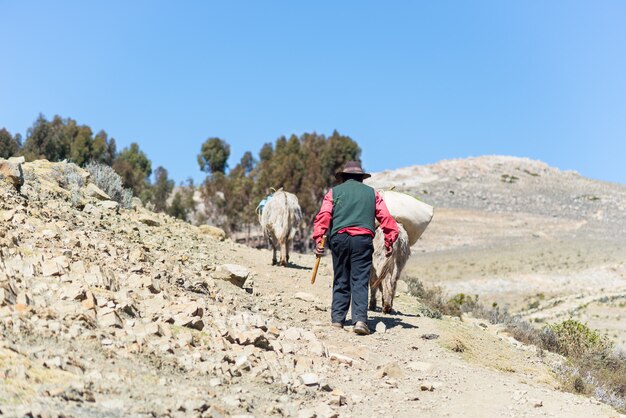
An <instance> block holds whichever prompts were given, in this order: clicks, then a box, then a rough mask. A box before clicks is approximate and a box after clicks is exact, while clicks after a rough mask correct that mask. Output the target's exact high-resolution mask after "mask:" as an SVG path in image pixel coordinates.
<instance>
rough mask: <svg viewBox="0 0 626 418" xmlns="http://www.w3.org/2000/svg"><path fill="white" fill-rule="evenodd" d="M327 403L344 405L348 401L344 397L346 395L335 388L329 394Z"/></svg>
mask: <svg viewBox="0 0 626 418" xmlns="http://www.w3.org/2000/svg"><path fill="white" fill-rule="evenodd" d="M329 403H330V405H332V406H344V405H346V404H347V403H348V401H347V399H346V395H345V394H344V393H343V392H342V391H340V390H338V389H335V390H333V391H332V393H331V394H330V402H329Z"/></svg>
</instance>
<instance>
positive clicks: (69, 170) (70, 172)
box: [53, 163, 85, 206]
mask: <svg viewBox="0 0 626 418" xmlns="http://www.w3.org/2000/svg"><path fill="white" fill-rule="evenodd" d="M53 169H54V171H55V172H56V173H57V181H58V182H59V186H61V187H63V188H64V189H67V190H69V192H70V202H71V203H72V205H73V206H78V205H79V204H80V201H81V194H80V188H81V187H83V186H84V185H85V179H83V176H81V175H80V173H79V171H78V170H80V168H78V166H77V165H76V164H73V163H62V164H58V165H55V166H54V168H53Z"/></svg>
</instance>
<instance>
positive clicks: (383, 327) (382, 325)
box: [376, 321, 387, 334]
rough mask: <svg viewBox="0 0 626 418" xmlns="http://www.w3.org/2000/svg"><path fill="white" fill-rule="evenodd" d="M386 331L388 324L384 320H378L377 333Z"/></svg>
mask: <svg viewBox="0 0 626 418" xmlns="http://www.w3.org/2000/svg"><path fill="white" fill-rule="evenodd" d="M385 332H387V326H386V325H385V323H384V322H383V321H378V323H376V333H379V334H384V333H385Z"/></svg>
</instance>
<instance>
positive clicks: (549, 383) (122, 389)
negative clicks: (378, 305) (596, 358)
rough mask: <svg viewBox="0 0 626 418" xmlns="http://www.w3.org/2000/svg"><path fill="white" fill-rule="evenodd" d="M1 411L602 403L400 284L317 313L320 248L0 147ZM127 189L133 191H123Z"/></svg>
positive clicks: (580, 412)
mask: <svg viewBox="0 0 626 418" xmlns="http://www.w3.org/2000/svg"><path fill="white" fill-rule="evenodd" d="M0 175H1V177H2V178H1V179H0V195H1V196H2V198H1V200H0V205H1V207H0V217H1V218H2V223H1V224H0V255H1V259H0V334H1V335H2V338H1V339H0V376H2V380H1V381H0V415H3V416H9V417H14V416H16V417H23V416H42V417H43V416H46V417H57V416H58V417H60V416H90V417H91V416H93V417H148V416H159V417H160V416H180V417H183V416H184V417H187V416H206V417H227V416H238V417H251V416H254V417H265V416H285V417H303V418H313V417H338V416H341V417H349V416H354V417H357V416H363V415H364V414H367V415H369V416H377V417H382V416H385V417H389V416H394V417H395V416H397V417H412V416H415V415H416V414H419V415H420V416H433V417H435V416H443V415H448V416H522V415H523V416H540V415H541V416H543V415H551V416H613V417H617V416H618V414H617V413H616V412H615V411H614V410H613V409H611V408H610V407H608V406H606V405H602V404H600V402H598V401H597V400H595V399H590V398H585V397H582V396H577V395H573V394H569V393H564V392H560V391H559V390H558V386H559V384H558V383H557V380H556V379H555V375H554V372H553V370H554V367H555V365H558V364H559V363H560V362H561V361H562V359H559V358H558V357H551V356H548V357H546V356H543V357H539V356H538V355H537V354H536V350H535V349H534V348H533V347H525V346H523V345H521V344H519V343H517V342H515V341H514V340H512V339H511V338H510V337H508V336H506V335H505V334H503V333H502V331H501V330H500V329H498V327H496V326H491V325H489V324H485V323H484V322H483V321H480V320H474V319H472V318H469V317H465V318H464V319H463V321H459V320H455V319H453V318H444V319H432V318H430V317H428V315H425V313H428V312H427V310H425V308H424V307H423V306H422V305H420V303H419V302H418V301H417V300H415V299H414V298H412V297H410V296H408V295H406V294H400V295H399V296H398V299H397V302H396V308H397V309H398V312H397V313H396V314H394V315H384V316H383V315H382V314H380V313H372V315H371V324H370V326H371V327H372V328H375V329H376V332H375V333H374V334H373V335H371V336H368V337H358V336H356V335H355V334H354V333H352V332H351V330H350V328H349V327H348V328H346V329H344V330H337V329H335V328H332V327H329V326H328V320H329V312H328V306H329V301H330V290H329V288H330V284H331V282H332V278H331V274H330V268H329V263H328V261H327V260H324V261H323V262H322V267H321V270H320V274H319V276H318V279H317V282H316V284H315V285H314V286H312V285H311V284H310V273H311V269H310V267H311V266H312V264H313V260H312V258H311V256H300V255H294V256H293V258H294V259H293V260H292V261H293V264H292V265H291V266H290V267H289V268H280V267H273V266H271V265H270V259H271V256H270V254H269V253H268V252H267V251H258V250H254V249H251V248H247V247H244V246H241V245H237V244H235V243H233V242H232V241H230V240H228V239H226V240H224V237H223V235H222V234H221V233H220V231H219V230H216V229H214V228H206V227H205V228H197V227H194V226H191V225H189V224H186V223H183V222H180V221H177V220H175V219H172V218H170V217H167V216H164V215H158V214H154V213H151V212H149V211H147V210H145V209H144V208H142V207H141V205H140V204H138V202H137V201H136V200H134V201H133V202H132V204H130V208H125V207H121V206H120V204H119V203H118V202H116V201H113V200H111V199H110V196H108V195H107V194H106V193H105V192H104V191H103V190H102V189H100V188H98V187H97V186H96V185H95V184H93V183H92V182H91V180H90V176H89V174H88V173H87V172H85V171H83V170H81V169H79V168H77V167H76V166H74V165H71V164H66V163H49V162H47V161H36V162H33V163H24V164H22V163H20V162H19V161H9V162H7V161H1V162H0ZM123 203H124V204H125V205H126V204H127V203H129V202H123Z"/></svg>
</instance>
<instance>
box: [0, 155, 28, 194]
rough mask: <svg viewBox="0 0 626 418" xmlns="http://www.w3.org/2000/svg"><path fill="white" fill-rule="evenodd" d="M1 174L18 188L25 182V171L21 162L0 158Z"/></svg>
mask: <svg viewBox="0 0 626 418" xmlns="http://www.w3.org/2000/svg"><path fill="white" fill-rule="evenodd" d="M0 176H2V177H4V178H5V179H7V181H9V182H10V183H11V184H12V185H13V186H14V187H15V188H17V189H19V188H20V187H22V185H23V184H24V173H23V172H22V164H20V163H17V162H14V161H11V160H0Z"/></svg>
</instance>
